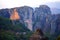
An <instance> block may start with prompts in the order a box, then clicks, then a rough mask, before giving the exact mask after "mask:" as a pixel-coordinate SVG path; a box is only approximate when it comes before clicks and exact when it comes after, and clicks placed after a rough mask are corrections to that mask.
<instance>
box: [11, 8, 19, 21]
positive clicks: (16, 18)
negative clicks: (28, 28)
mask: <svg viewBox="0 0 60 40" xmlns="http://www.w3.org/2000/svg"><path fill="white" fill-rule="evenodd" d="M10 19H11V20H18V19H20V16H19V15H18V12H17V11H16V9H14V11H13V13H12V14H11V16H10Z"/></svg>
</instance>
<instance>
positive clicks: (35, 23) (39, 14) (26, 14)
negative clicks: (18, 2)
mask: <svg viewBox="0 0 60 40" xmlns="http://www.w3.org/2000/svg"><path fill="white" fill-rule="evenodd" d="M0 16H2V17H6V18H10V20H12V19H13V20H12V23H13V24H19V22H20V23H22V24H24V25H25V26H26V27H27V28H28V29H30V30H32V31H35V30H36V29H38V28H40V29H41V30H42V31H43V32H44V33H47V32H48V33H50V34H54V33H56V32H57V31H59V27H58V26H56V25H58V24H56V21H57V20H58V19H59V17H58V15H57V14H56V15H55V14H52V12H51V9H50V7H48V6H47V5H40V6H39V7H36V8H35V10H34V9H33V8H32V7H28V6H23V7H16V8H11V9H0ZM57 18H58V19H57ZM57 27H58V28H57ZM57 29H58V30H57Z"/></svg>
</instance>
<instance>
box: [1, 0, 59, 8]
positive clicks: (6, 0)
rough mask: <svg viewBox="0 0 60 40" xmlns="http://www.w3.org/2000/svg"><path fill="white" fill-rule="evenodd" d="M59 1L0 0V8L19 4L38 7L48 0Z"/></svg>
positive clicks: (18, 5) (54, 0) (19, 5)
mask: <svg viewBox="0 0 60 40" xmlns="http://www.w3.org/2000/svg"><path fill="white" fill-rule="evenodd" d="M56 1H57V2H60V0H0V9H2V8H13V7H21V6H30V7H38V6H39V5H42V4H46V3H49V2H56Z"/></svg>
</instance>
